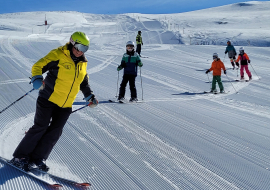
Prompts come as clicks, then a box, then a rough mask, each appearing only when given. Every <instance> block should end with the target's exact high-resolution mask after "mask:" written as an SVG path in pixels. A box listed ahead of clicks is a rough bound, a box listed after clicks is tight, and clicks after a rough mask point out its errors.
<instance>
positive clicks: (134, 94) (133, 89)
mask: <svg viewBox="0 0 270 190" xmlns="http://www.w3.org/2000/svg"><path fill="white" fill-rule="evenodd" d="M135 79H136V75H128V74H124V75H123V80H122V82H121V84H120V89H119V99H120V98H122V97H125V92H126V86H127V83H128V82H129V88H130V94H131V97H132V98H137V90H136V86H135Z"/></svg>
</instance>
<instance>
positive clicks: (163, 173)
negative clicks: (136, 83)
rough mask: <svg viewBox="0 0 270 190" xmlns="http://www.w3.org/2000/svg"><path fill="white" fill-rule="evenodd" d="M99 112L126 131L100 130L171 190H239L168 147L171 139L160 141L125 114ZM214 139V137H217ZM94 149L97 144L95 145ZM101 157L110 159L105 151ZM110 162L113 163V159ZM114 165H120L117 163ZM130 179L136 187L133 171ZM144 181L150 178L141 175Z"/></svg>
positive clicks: (164, 114) (107, 110)
mask: <svg viewBox="0 0 270 190" xmlns="http://www.w3.org/2000/svg"><path fill="white" fill-rule="evenodd" d="M144 107H147V108H145V110H148V111H150V112H151V113H158V115H159V116H160V117H161V116H162V117H165V118H167V119H168V121H172V120H173V122H175V121H176V122H177V123H178V121H179V120H178V119H177V117H175V116H174V117H172V116H171V115H170V114H166V112H163V111H161V110H153V107H152V106H149V105H145V106H144ZM100 110H101V111H102V112H103V113H104V114H105V116H106V117H107V120H108V119H109V120H112V121H116V120H117V125H118V126H117V127H121V128H125V130H124V131H125V132H123V130H121V133H122V134H117V132H115V131H117V130H115V129H114V130H113V129H109V128H107V127H106V125H100V127H102V128H103V130H106V131H107V133H110V136H113V138H114V139H116V140H117V141H121V144H122V146H123V147H124V148H125V149H127V150H128V151H130V152H131V153H133V154H135V155H136V156H139V157H142V158H143V162H144V165H146V166H147V168H149V169H150V170H152V171H153V172H154V173H155V174H157V175H158V176H159V177H160V178H161V179H163V181H164V182H165V181H166V183H168V184H169V185H170V186H171V188H170V189H183V188H191V189H201V188H202V187H205V188H215V189H223V188H224V187H227V188H228V189H238V188H237V187H236V186H235V185H233V184H231V183H230V182H228V181H226V180H225V179H223V178H222V177H220V176H218V175H217V174H215V173H214V172H212V171H210V170H209V169H207V168H206V167H204V166H203V165H200V164H199V163H198V162H196V161H195V160H193V159H191V158H190V157H189V156H187V155H186V154H184V153H183V152H181V151H180V150H178V149H177V148H176V147H174V146H172V145H170V144H171V142H170V139H166V138H165V139H166V140H165V141H164V139H160V138H159V137H158V136H156V135H155V134H154V133H153V132H150V131H148V130H147V129H145V128H144V127H142V126H140V124H138V123H137V122H136V121H134V120H133V119H131V118H129V117H128V115H125V114H124V115H123V113H121V112H118V111H116V110H115V109H113V108H111V107H109V106H105V107H100ZM119 116H120V118H119ZM103 120H104V118H103ZM181 122H185V121H181ZM185 126H186V129H189V130H191V129H190V124H186V125H185ZM111 127H112V126H111ZM105 128H107V129H105ZM192 129H193V130H194V131H193V133H196V132H197V131H196V126H194V127H192ZM207 133H208V131H205V132H204V133H203V134H202V135H205V134H207ZM211 135H212V134H209V136H211ZM207 136H208V135H207ZM214 136H215V137H216V135H214ZM218 139H219V137H216V138H215V139H214V142H216V141H217V140H218ZM94 144H95V143H94ZM95 146H97V145H96V144H95ZM98 147H99V149H100V150H101V151H102V152H103V151H104V150H102V149H104V147H103V148H102V147H100V146H98ZM104 154H105V155H106V156H108V157H110V159H112V158H111V157H112V155H110V154H108V153H107V152H104ZM135 155H134V157H135ZM133 159H134V158H133ZM112 160H113V162H114V163H115V161H116V160H114V159H112ZM115 164H116V165H118V166H119V163H115ZM140 164H142V163H140ZM119 167H120V168H121V170H123V171H124V172H125V173H127V171H125V170H127V167H122V166H119ZM138 167H139V165H138ZM144 167H145V166H144ZM130 170H131V171H132V168H131V169H129V170H128V171H130ZM131 171H130V172H131ZM140 172H141V173H142V174H141V175H144V174H145V175H147V173H148V172H146V171H143V170H142V171H140ZM152 175H153V174H152ZM129 176H130V178H131V179H132V180H133V181H134V182H135V183H136V184H137V183H138V181H137V180H134V176H133V174H132V172H131V173H129ZM143 178H146V179H151V176H143ZM139 181H140V183H143V181H144V180H143V179H140V180H139ZM191 181H192V182H191ZM144 184H145V183H144ZM159 185H160V186H158V184H156V186H157V189H164V187H162V184H159ZM142 187H143V186H140V188H142ZM144 188H145V187H144ZM144 188H142V189H144Z"/></svg>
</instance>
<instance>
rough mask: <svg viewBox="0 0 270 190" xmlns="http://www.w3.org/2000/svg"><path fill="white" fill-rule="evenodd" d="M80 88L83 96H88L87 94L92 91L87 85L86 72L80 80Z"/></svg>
mask: <svg viewBox="0 0 270 190" xmlns="http://www.w3.org/2000/svg"><path fill="white" fill-rule="evenodd" d="M80 90H81V91H82V93H83V95H84V97H88V96H90V95H91V94H92V93H93V91H92V90H91V87H90V85H89V77H88V74H86V75H85V76H84V79H83V81H82V83H81V85H80Z"/></svg>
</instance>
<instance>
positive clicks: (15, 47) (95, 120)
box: [0, 1, 270, 190]
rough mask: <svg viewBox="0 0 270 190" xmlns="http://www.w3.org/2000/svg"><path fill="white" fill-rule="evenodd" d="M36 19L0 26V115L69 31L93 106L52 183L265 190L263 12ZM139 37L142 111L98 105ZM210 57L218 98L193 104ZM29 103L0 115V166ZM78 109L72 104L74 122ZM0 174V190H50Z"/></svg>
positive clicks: (16, 16)
mask: <svg viewBox="0 0 270 190" xmlns="http://www.w3.org/2000/svg"><path fill="white" fill-rule="evenodd" d="M44 15H45V12H27V13H13V14H2V15H0V23H1V24H0V73H1V74H0V110H2V109H4V108H5V107H7V106H8V105H10V104H11V103H12V102H13V101H15V100H16V99H18V98H19V97H21V96H22V95H23V94H25V93H26V92H28V91H29V90H31V89H32V86H31V85H30V84H29V77H30V76H31V67H32V65H33V64H34V63H35V62H36V61H37V60H38V59H40V58H41V57H43V56H45V55H46V54H47V53H48V52H49V51H50V50H51V49H54V48H57V47H58V46H61V45H64V44H65V43H66V42H67V41H68V40H69V37H70V35H71V34H72V33H73V32H74V31H77V30H78V31H83V32H85V33H86V34H87V35H88V36H89V38H90V49H89V51H88V52H87V53H86V57H87V59H88V70H87V71H88V74H89V78H90V85H91V88H92V89H93V90H94V93H95V95H96V97H97V98H98V100H99V101H100V104H99V105H98V106H97V107H96V108H93V109H91V108H84V109H82V110H80V111H77V112H76V113H74V114H72V115H71V116H70V118H69V120H68V122H67V123H66V125H65V128H64V132H63V134H62V136H61V138H60V140H59V141H58V143H57V144H56V146H55V148H54V149H53V151H52V153H51V155H50V157H49V159H48V160H47V162H46V163H47V164H48V165H49V167H50V168H51V169H50V173H52V174H54V175H57V176H60V177H65V178H68V179H71V180H75V181H78V182H89V183H91V184H92V186H91V188H90V189H98V190H100V189H102V190H103V189H104V190H105V189H106V190H111V189H117V190H119V189H121V190H122V189H123V190H124V189H132V190H139V189H140V190H142V189H143V190H146V189H153V190H156V189H160V190H161V189H162V190H164V189H166V190H185V189H198V190H202V189H203V190H205V189H222V190H223V189H228V190H232V189H235V190H238V189H241V190H242V189H245V190H255V189H256V190H257V189H258V190H267V189H270V181H269V178H270V171H269V170H270V147H269V144H270V127H269V122H270V99H269V94H270V86H269V81H270V74H269V72H270V68H269V61H270V49H269V45H270V33H269V29H270V25H269V24H267V23H266V22H267V20H270V2H257V1H251V2H246V3H239V4H232V5H227V6H222V7H216V8H211V9H205V10H200V11H194V12H188V13H179V14H169V15H145V14H138V13H128V14H121V15H95V14H86V13H79V12H46V17H47V20H48V23H49V25H47V26H45V25H44ZM220 22H221V23H220ZM178 26H179V30H178ZM183 27H184V31H183ZM138 30H141V31H142V38H143V42H144V45H143V47H142V56H143V58H142V62H143V64H144V66H143V67H142V68H141V70H140V71H139V73H138V77H137V79H136V86H137V93H138V98H139V99H140V100H142V97H143V103H137V104H136V103H133V104H118V103H107V100H109V99H114V98H115V96H116V93H117V88H119V84H120V82H121V79H122V71H120V72H119V81H118V72H117V70H116V68H117V66H118V65H119V64H120V62H121V58H122V55H123V53H124V52H125V43H126V41H128V40H133V41H135V37H136V34H137V31H138ZM229 39H230V40H232V43H233V45H235V48H236V49H237V51H238V49H239V47H240V46H244V47H245V52H247V54H248V55H249V57H250V59H251V64H252V65H250V66H249V69H250V71H251V73H252V76H253V80H252V81H250V82H235V81H234V80H235V79H237V78H239V76H238V77H237V71H236V70H232V69H231V65H230V61H229V59H228V57H227V56H224V51H225V46H224V45H225V44H226V42H227V40H229ZM190 42H191V44H190ZM196 44H199V45H196ZM203 44H204V45H203ZM214 52H217V53H219V55H220V58H221V60H222V61H224V64H225V67H226V68H227V76H226V75H222V81H223V85H224V88H225V91H228V93H227V94H219V95H214V94H203V91H208V90H209V89H210V85H211V84H210V83H209V79H210V80H212V75H211V73H210V74H209V75H206V74H205V71H206V69H209V68H210V66H211V63H212V54H213V53H214ZM146 57H147V58H146ZM254 69H255V70H254ZM140 73H141V76H140ZM45 75H46V74H45ZM45 75H44V76H45ZM238 75H239V73H238ZM208 76H209V79H208ZM245 77H247V76H246V74H245ZM117 84H118V86H117ZM126 90H127V91H126V92H127V93H126V99H129V98H130V93H129V88H128V86H127V89H126ZM236 92H237V93H236ZM37 96H38V92H37V91H34V92H32V93H30V94H29V95H28V96H26V97H24V98H23V99H21V100H20V101H19V102H17V103H16V104H14V105H13V106H11V107H10V108H9V109H7V110H6V111H4V112H3V113H1V114H0V121H1V122H0V155H1V156H2V157H5V158H8V159H11V158H12V153H13V151H14V149H15V148H16V146H17V145H18V143H19V142H20V140H21V139H22V138H23V136H24V133H25V131H27V130H28V129H29V128H30V127H31V126H32V125H33V119H34V114H35V103H36V99H37ZM83 103H84V101H83V95H82V93H81V92H80V93H79V94H78V96H77V98H76V101H75V103H74V106H73V110H75V109H78V108H80V107H81V106H83ZM0 174H1V178H0V189H1V190H10V189H16V190H23V189H28V190H37V189H51V188H50V187H48V186H46V185H45V184H44V183H42V182H40V181H38V180H35V179H32V178H29V177H28V176H25V175H23V174H22V173H20V172H19V171H17V170H15V169H13V168H11V167H8V166H6V165H4V164H3V163H2V162H0ZM57 182H58V183H62V184H63V185H64V187H63V188H62V189H74V188H75V187H74V186H71V185H69V184H67V183H63V182H61V181H57ZM75 189H76V188H75ZM77 189H79V188H77Z"/></svg>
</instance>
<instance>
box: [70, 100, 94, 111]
mask: <svg viewBox="0 0 270 190" xmlns="http://www.w3.org/2000/svg"><path fill="white" fill-rule="evenodd" d="M90 103H91V102H90ZM90 103H89V104H87V105H85V106H82V107H80V108H78V109H76V110H74V111H72V112H71V113H74V112H76V111H79V110H81V109H83V108H86V107H88V106H89V105H90Z"/></svg>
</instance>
